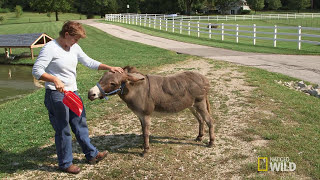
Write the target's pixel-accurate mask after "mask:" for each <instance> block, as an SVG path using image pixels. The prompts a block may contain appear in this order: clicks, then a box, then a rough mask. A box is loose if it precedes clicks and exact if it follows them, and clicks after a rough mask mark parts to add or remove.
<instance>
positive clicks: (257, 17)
mask: <svg viewBox="0 0 320 180" xmlns="http://www.w3.org/2000/svg"><path fill="white" fill-rule="evenodd" d="M117 16H142V17H143V16H147V17H149V16H153V17H157V18H162V19H175V20H180V19H181V20H183V21H188V20H189V21H197V20H198V21H202V20H208V21H211V20H215V21H238V20H263V19H277V20H279V19H305V18H311V19H314V18H320V13H292V14H289V13H287V14H260V15H253V14H252V15H226V16H222V15H216V16H184V15H176V14H171V15H166V14H106V19H107V18H108V20H110V18H114V17H117Z"/></svg>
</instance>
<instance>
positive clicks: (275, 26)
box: [273, 25, 278, 47]
mask: <svg viewBox="0 0 320 180" xmlns="http://www.w3.org/2000/svg"><path fill="white" fill-rule="evenodd" d="M277 31H278V30H277V25H274V36H273V47H277Z"/></svg>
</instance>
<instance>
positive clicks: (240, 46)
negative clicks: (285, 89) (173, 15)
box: [101, 18, 320, 55]
mask: <svg viewBox="0 0 320 180" xmlns="http://www.w3.org/2000/svg"><path fill="white" fill-rule="evenodd" d="M101 22H105V23H112V24H116V25H119V26H123V27H126V28H129V29H133V30H135V31H139V32H143V33H146V34H150V35H154V36H159V37H164V38H168V39H173V40H178V41H183V42H190V43H195V44H201V45H206V46H212V47H220V48H226V49H232V50H237V51H245V52H259V53H271V54H309V55H319V54H320V53H319V52H320V45H314V44H308V43H302V48H301V50H297V49H298V43H297V42H285V41H277V47H273V40H263V39H257V40H256V45H253V39H249V38H242V37H240V38H239V43H236V38H235V37H233V36H227V35H225V36H224V41H222V40H221V35H212V37H211V39H209V35H208V34H206V33H200V38H198V37H197V32H192V31H191V33H190V35H188V31H187V27H183V28H184V29H185V30H183V31H182V34H180V31H179V29H175V32H174V33H173V32H172V24H168V31H166V28H165V24H164V21H162V30H159V29H160V27H159V26H156V28H155V29H154V25H153V24H151V26H150V27H148V26H149V25H148V24H147V25H146V27H144V25H143V23H142V26H139V24H140V23H139V22H138V25H133V24H125V23H118V22H106V21H101ZM201 23H209V22H208V21H207V20H202V21H201ZM210 23H212V24H215V23H218V24H221V23H224V24H226V25H225V27H224V28H225V29H226V30H228V29H230V30H231V29H232V30H235V29H236V27H231V26H227V24H231V25H236V24H239V25H247V26H253V24H256V26H274V25H277V26H296V27H297V26H298V25H305V24H306V25H312V26H313V27H319V26H320V19H319V18H318V19H298V20H292V19H291V20H261V21H260V20H256V21H251V20H246V21H242V20H241V21H213V20H211V21H210ZM187 24H188V22H186V21H184V22H183V25H187ZM191 26H195V27H196V26H197V25H196V24H192V25H191ZM175 27H180V24H179V21H176V22H175ZM206 27H207V25H205V24H201V25H200V28H204V29H200V31H203V32H208V29H207V28H206ZM219 28H221V25H220V27H219ZM191 30H193V31H197V28H192V29H191ZM239 30H244V31H253V28H249V27H240V28H239ZM257 31H263V32H269V33H272V32H273V29H265V28H259V27H258V28H257ZM212 33H221V30H217V29H212ZM278 33H294V34H297V30H295V29H278ZM302 33H305V34H315V35H320V33H319V32H318V31H315V30H303V31H302ZM225 34H231V35H235V34H236V33H235V32H231V31H225ZM239 35H243V36H250V37H253V33H244V32H240V33H239ZM256 36H257V37H265V38H266V37H267V38H273V35H272V34H270V35H269V34H259V33H257V35H256ZM277 38H279V39H294V40H295V39H297V36H295V35H278V36H277ZM302 40H311V41H318V42H320V38H311V37H303V38H302Z"/></svg>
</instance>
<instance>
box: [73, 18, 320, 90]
mask: <svg viewBox="0 0 320 180" xmlns="http://www.w3.org/2000/svg"><path fill="white" fill-rule="evenodd" d="M79 22H81V23H83V24H87V25H90V26H93V27H96V28H98V29H100V30H102V31H104V32H106V33H108V34H110V35H112V36H115V37H118V38H121V39H125V40H129V41H135V42H139V43H143V44H147V45H151V46H155V47H159V48H163V49H167V50H171V51H176V52H178V53H183V54H190V55H196V56H201V57H205V58H210V59H215V60H223V61H229V62H233V63H237V64H242V65H246V66H253V67H257V68H262V69H266V70H268V71H271V72H278V73H282V74H285V75H288V76H291V77H295V78H299V79H302V80H305V81H309V82H312V83H316V84H320V56H310V55H280V54H262V53H248V52H239V51H233V50H228V49H222V48H214V47H208V46H203V45H196V44H191V43H185V42H179V41H174V40H169V39H165V38H161V37H155V36H151V35H147V34H143V33H140V32H136V31H133V30H129V29H126V28H123V27H120V26H116V25H111V24H104V23H98V22H94V21H93V20H81V21H79Z"/></svg>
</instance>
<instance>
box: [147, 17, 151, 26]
mask: <svg viewBox="0 0 320 180" xmlns="http://www.w3.org/2000/svg"><path fill="white" fill-rule="evenodd" d="M148 24H149V27H151V16H149V23H148Z"/></svg>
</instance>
